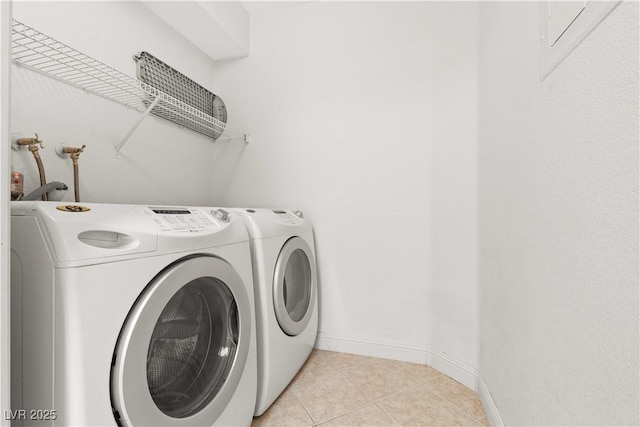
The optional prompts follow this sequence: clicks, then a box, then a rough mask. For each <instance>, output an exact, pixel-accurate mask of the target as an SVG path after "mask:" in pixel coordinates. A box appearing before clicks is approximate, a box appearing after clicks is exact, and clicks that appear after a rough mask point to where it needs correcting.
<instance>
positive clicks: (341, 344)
mask: <svg viewBox="0 0 640 427" xmlns="http://www.w3.org/2000/svg"><path fill="white" fill-rule="evenodd" d="M315 347H316V348H317V349H319V350H330V351H338V352H342V353H352V354H360V355H363V356H371V357H381V358H384V359H393V360H400V361H403V362H412V363H421V364H423V365H429V366H431V367H433V368H434V369H437V370H438V371H440V372H442V373H443V374H445V375H447V376H449V377H451V378H453V379H454V380H456V381H458V382H459V383H461V384H464V385H465V386H467V387H469V388H470V389H471V390H473V391H476V392H477V391H478V371H477V370H476V369H474V368H473V367H471V366H469V365H467V364H465V363H461V362H459V361H457V360H455V359H453V358H452V357H450V356H449V355H448V354H445V353H442V352H439V351H437V350H434V349H432V348H430V347H429V346H426V345H425V346H411V345H406V344H400V343H394V342H383V341H372V340H364V339H353V338H344V337H336V336H331V335H329V334H326V333H324V332H318V337H317V339H316V344H315Z"/></svg>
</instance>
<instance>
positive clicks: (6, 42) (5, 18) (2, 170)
mask: <svg viewBox="0 0 640 427" xmlns="http://www.w3.org/2000/svg"><path fill="white" fill-rule="evenodd" d="M9 34H11V3H9V2H1V3H0V176H3V177H5V180H3V181H2V183H3V184H2V188H1V189H0V411H4V410H5V409H8V408H10V407H11V399H10V396H11V381H10V380H11V379H10V377H11V325H10V320H11V307H10V301H11V291H10V289H11V284H10V280H11V279H10V277H11V276H10V274H9V273H10V272H9V268H8V267H7V266H8V265H9V259H10V248H11V244H10V239H11V227H10V225H9V199H10V198H11V196H10V195H9V187H8V186H7V185H5V184H6V182H7V181H6V178H7V177H9V174H10V173H11V171H10V170H9V168H10V167H11V166H10V160H9V159H10V153H9V151H10V149H9V144H10V138H9V126H8V124H9V98H10V92H11V85H10V78H9V75H10V73H9V69H10V61H11V57H10V55H9V51H10V46H11V42H10V40H11V37H9ZM4 418H5V417H2V418H0V426H9V425H10V422H9V420H5V419H4Z"/></svg>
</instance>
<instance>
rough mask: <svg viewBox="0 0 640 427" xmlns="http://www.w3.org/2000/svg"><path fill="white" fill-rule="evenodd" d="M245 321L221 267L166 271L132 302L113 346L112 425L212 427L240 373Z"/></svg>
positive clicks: (209, 261) (206, 263)
mask: <svg viewBox="0 0 640 427" xmlns="http://www.w3.org/2000/svg"><path fill="white" fill-rule="evenodd" d="M251 319H252V313H251V306H250V302H249V296H248V294H247V291H246V288H245V285H244V283H243V282H242V279H241V278H240V276H239V275H238V273H237V272H236V271H235V270H234V269H233V267H231V265H229V264H228V263H226V262H225V261H223V260H221V259H218V258H215V257H210V256H198V257H191V258H185V259H183V260H181V261H178V262H176V263H174V264H172V265H171V266H169V267H167V268H166V269H165V270H164V271H162V272H161V273H160V274H159V275H158V276H156V278H154V280H153V281H152V282H151V283H150V284H149V285H148V286H147V287H146V289H145V290H144V291H143V292H142V294H141V295H140V297H139V298H138V300H137V302H136V304H135V305H134V307H133V308H132V309H131V311H130V312H129V316H128V318H127V321H126V323H125V325H124V327H123V329H122V331H121V333H120V337H119V339H118V344H117V345H116V350H115V354H114V357H113V366H112V369H111V400H112V406H113V411H114V416H115V417H116V420H117V422H118V424H120V425H133V426H138V425H155V426H161V425H162V426H202V425H211V424H213V423H214V422H215V421H216V419H217V418H218V417H219V416H220V414H221V413H222V412H223V411H224V409H225V408H226V406H227V404H228V403H229V401H230V400H231V397H232V396H233V394H234V392H235V389H236V386H237V385H238V382H239V381H240V378H241V376H242V373H243V371H244V367H245V362H246V360H247V355H248V352H249V344H250V335H251ZM106 320H107V319H105V321H106Z"/></svg>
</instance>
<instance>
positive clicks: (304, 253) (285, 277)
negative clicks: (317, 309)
mask: <svg viewBox="0 0 640 427" xmlns="http://www.w3.org/2000/svg"><path fill="white" fill-rule="evenodd" d="M315 299H316V266H315V261H314V257H313V252H312V251H311V248H310V247H309V245H308V244H307V242H306V241H305V240H304V239H302V238H301V237H292V238H290V239H289V240H287V242H286V243H285V244H284V245H283V246H282V249H281V250H280V255H279V256H278V260H277V261H276V268H275V273H274V278H273V306H274V309H275V312H276V319H277V320H278V324H279V325H280V328H281V329H282V331H283V332H284V333H286V334H287V335H290V336H295V335H298V334H300V333H301V332H302V331H303V330H304V329H305V328H306V326H307V325H308V324H309V321H310V320H311V317H312V314H313V307H314V304H315Z"/></svg>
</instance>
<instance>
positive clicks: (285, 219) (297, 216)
mask: <svg viewBox="0 0 640 427" xmlns="http://www.w3.org/2000/svg"><path fill="white" fill-rule="evenodd" d="M272 212H273V213H274V214H276V216H275V218H276V219H277V220H278V221H280V222H281V223H282V224H288V225H298V224H301V223H302V222H304V220H303V218H304V215H302V212H300V211H296V212H291V211H285V210H273V211H272Z"/></svg>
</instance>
